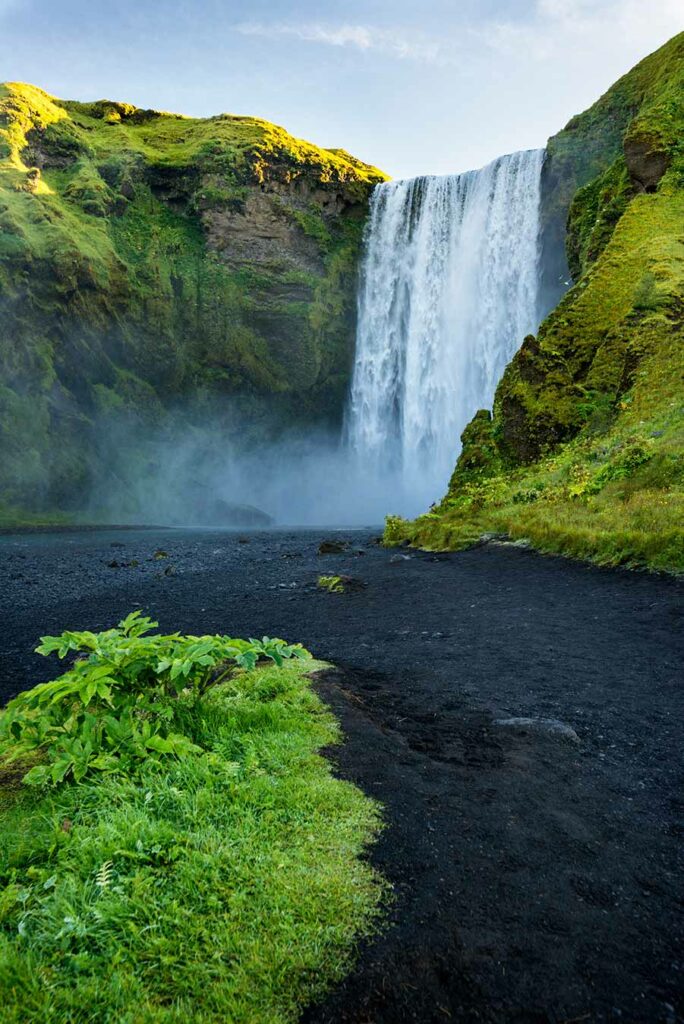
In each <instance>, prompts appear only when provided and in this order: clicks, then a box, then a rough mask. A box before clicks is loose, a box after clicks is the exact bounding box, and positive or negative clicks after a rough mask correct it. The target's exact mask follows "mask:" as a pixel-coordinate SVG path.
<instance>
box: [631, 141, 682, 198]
mask: <svg viewBox="0 0 684 1024" xmlns="http://www.w3.org/2000/svg"><path fill="white" fill-rule="evenodd" d="M670 160H671V157H670V154H669V153H668V152H666V151H665V150H663V148H662V147H661V146H660V145H659V144H658V141H657V140H655V139H653V138H649V137H648V136H637V137H636V138H628V139H625V161H626V163H627V170H628V172H629V177H630V180H631V182H632V184H633V185H634V187H635V188H637V189H638V190H639V191H640V192H655V190H656V189H657V187H658V184H659V183H660V179H661V178H662V176H663V175H664V174H665V171H666V170H667V169H668V167H669V166H670Z"/></svg>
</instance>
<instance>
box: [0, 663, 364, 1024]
mask: <svg viewBox="0 0 684 1024" xmlns="http://www.w3.org/2000/svg"><path fill="white" fill-rule="evenodd" d="M314 667H321V666H320V664H319V665H315V664H314ZM309 671H311V663H308V665H307V666H303V665H302V664H301V663H298V664H296V665H293V664H290V663H286V664H285V665H284V666H283V667H282V668H265V669H261V668H259V669H256V670H255V671H252V672H240V673H238V674H237V675H236V676H235V677H234V678H233V679H231V680H230V681H229V682H228V683H225V684H223V685H222V686H221V687H219V688H217V689H216V690H214V691H210V696H209V697H208V698H206V699H205V700H204V701H203V702H202V703H201V704H200V706H199V707H200V710H198V711H197V712H196V713H193V714H194V717H193V718H192V720H190V721H189V722H188V731H189V732H190V733H191V734H192V735H193V736H194V737H195V739H196V740H197V741H198V742H200V744H201V745H202V746H203V747H207V748H209V749H210V750H211V753H207V754H204V755H202V756H196V757H187V758H184V759H183V760H180V761H174V762H171V763H169V762H166V763H165V764H164V767H163V769H160V768H159V767H156V768H155V766H154V765H148V766H146V767H144V768H143V769H142V771H141V772H140V773H139V774H138V775H137V776H136V777H135V778H125V777H123V778H120V777H116V776H111V777H108V778H106V779H104V780H102V781H96V782H91V781H87V780H84V781H83V782H82V783H80V784H78V785H67V786H62V787H61V788H59V789H57V790H54V791H48V792H46V791H41V792H38V793H36V792H33V791H29V790H27V789H25V788H24V787H21V786H19V785H18V784H17V783H16V781H15V779H14V777H12V776H10V775H9V774H6V775H5V776H4V778H3V779H0V783H1V782H4V787H3V788H1V789H0V826H1V827H0V865H1V867H0V872H1V875H2V885H3V889H2V893H1V894H0V1000H1V1001H2V1006H3V1011H2V1020H3V1024H29V1022H31V1024H67V1022H69V1024H80V1022H86V1021H97V1022H98V1024H162V1022H163V1024H171V1022H175V1024H181V1022H182V1024H186V1022H187V1021H190V1020H192V1021H193V1022H197V1024H209V1022H217V1024H218V1022H221V1024H226V1022H231V1024H242V1022H244V1024H258V1022H263V1024H280V1022H287V1021H295V1020H297V1018H298V1013H299V1010H300V1008H301V1007H302V1005H304V1004H305V1003H306V1002H308V1001H309V1000H311V999H312V998H314V997H316V996H319V995H320V994H321V993H322V992H323V991H324V990H325V989H326V988H327V987H328V986H329V985H330V984H331V983H332V982H333V981H335V980H336V979H339V978H341V977H342V976H343V975H344V973H345V972H346V971H347V970H348V969H349V966H350V964H351V961H352V957H353V951H354V946H355V943H356V942H357V940H358V939H359V937H360V936H362V935H365V934H368V933H369V932H370V931H371V930H372V929H373V928H374V926H375V923H376V921H377V914H378V908H379V904H380V900H381V897H382V893H383V884H382V882H381V880H380V879H379V878H378V876H377V875H376V874H375V873H374V871H373V870H372V868H371V867H370V866H369V865H368V863H367V862H366V861H365V860H364V858H363V854H364V851H365V849H366V848H367V846H368V844H369V843H370V842H371V841H372V840H373V838H374V837H375V835H376V834H377V832H378V829H379V825H380V819H379V813H378V808H377V806H376V805H375V804H374V803H373V802H372V801H371V800H369V799H368V798H367V797H365V796H364V795H363V794H362V793H361V792H360V791H359V790H358V789H356V788H355V787H354V786H352V785H350V784H348V783H346V782H343V781H340V780H338V779H335V778H334V777H333V776H332V774H331V771H330V766H329V764H328V762H327V761H326V760H325V759H324V758H323V757H321V755H320V754H319V753H318V751H319V750H320V749H321V747H323V746H326V745H328V744H331V743H335V742H337V741H338V740H339V739H340V731H339V728H338V726H337V723H336V721H335V720H334V718H333V717H332V715H331V714H330V712H329V711H328V710H327V708H325V706H324V705H323V704H322V703H321V701H320V700H319V699H318V697H317V696H316V695H315V694H314V693H313V691H312V689H311V686H310V681H309V679H308V676H307V672H309Z"/></svg>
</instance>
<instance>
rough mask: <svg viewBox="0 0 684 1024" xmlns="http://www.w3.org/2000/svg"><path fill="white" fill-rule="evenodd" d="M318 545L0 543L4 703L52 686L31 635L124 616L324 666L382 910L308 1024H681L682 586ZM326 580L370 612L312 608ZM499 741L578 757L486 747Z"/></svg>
mask: <svg viewBox="0 0 684 1024" xmlns="http://www.w3.org/2000/svg"><path fill="white" fill-rule="evenodd" d="M327 535H329V534H326V532H325V531H323V532H321V531H318V532H312V531H310V532H291V533H285V532H281V533H264V534H253V535H251V536H250V537H249V538H243V540H248V542H247V543H244V542H243V543H240V541H239V539H238V537H237V536H236V535H234V534H220V533H189V532H187V533H186V532H183V533H181V532H170V531H168V532H138V531H127V532H121V533H117V532H95V533H87V534H86V533H83V534H81V533H65V534H59V535H51V534H45V535H40V534H39V535H35V536H3V537H0V595H1V596H0V603H1V606H2V620H3V625H4V640H3V653H2V664H1V669H2V671H1V673H0V685H1V687H2V692H1V693H0V696H1V697H4V698H7V697H8V696H9V695H10V694H11V693H13V692H15V691H16V690H18V689H20V688H22V687H25V686H28V685H31V684H33V683H34V682H36V681H38V679H41V678H47V677H48V676H49V669H50V665H49V663H48V662H47V661H45V660H44V659H41V658H38V657H36V656H34V655H32V654H31V650H32V647H33V646H34V643H35V640H36V638H37V635H38V634H39V633H46V632H57V631H59V630H60V629H61V628H63V627H73V628H78V627H88V628H91V629H99V628H105V627H107V626H109V625H111V624H112V623H113V622H115V621H116V620H117V619H118V618H119V617H121V616H122V615H123V614H124V613H126V612H127V611H128V610H130V609H131V608H132V607H134V606H137V605H142V606H143V608H145V610H146V611H148V612H151V613H152V614H153V615H154V616H155V617H157V618H158V619H159V620H160V623H161V626H162V627H164V628H168V629H169V630H172V629H181V630H189V631H192V632H200V631H202V632H205V631H206V632H209V631H221V632H232V633H234V634H235V635H238V636H239V635H261V634H264V633H267V634H270V635H280V636H283V637H285V638H287V639H292V640H301V641H303V642H304V643H305V644H307V645H308V646H309V647H310V648H311V649H312V650H313V651H314V652H315V653H316V654H317V655H318V656H319V657H322V658H327V659H330V660H331V661H333V662H334V663H335V664H336V665H337V666H338V669H337V670H335V671H334V672H332V673H330V674H329V675H328V676H327V678H326V679H324V680H323V681H322V683H321V687H322V692H323V693H324V695H325V697H326V698H327V699H328V700H329V701H330V702H331V704H332V705H333V707H334V708H335V710H336V712H337V713H338V715H339V716H340V717H341V719H342V721H343V724H344V728H345V730H346V733H347V736H348V741H347V743H346V745H345V746H344V747H343V748H341V749H338V750H336V751H334V753H333V757H334V758H335V760H336V761H337V762H338V764H339V769H340V771H341V772H342V774H343V775H345V776H346V777H348V778H351V779H353V780H354V781H356V782H358V783H359V785H361V786H362V787H363V788H364V789H365V790H366V791H367V792H368V793H371V794H372V795H373V796H376V797H378V798H379V799H380V800H382V801H383V803H384V804H385V807H386V817H387V822H388V827H387V829H386V831H385V833H384V836H383V838H382V839H381V841H380V843H379V844H378V846H377V847H376V849H375V850H374V852H373V860H374V862H375V863H376V864H377V865H378V866H379V867H380V869H381V870H382V871H383V872H384V873H385V874H386V876H387V877H388V878H389V879H390V880H391V881H392V882H393V884H394V886H395V891H396V900H395V904H394V907H393V909H392V911H391V913H390V919H389V927H388V928H387V930H386V931H385V932H384V934H383V935H382V936H380V937H379V938H378V939H377V940H376V941H374V942H372V943H370V944H369V945H368V946H367V948H365V949H364V950H363V951H362V955H361V959H360V963H359V966H358V968H357V970H356V972H355V973H354V974H353V975H352V976H351V977H350V978H349V979H348V981H347V982H346V983H345V984H344V985H343V986H342V987H341V988H340V989H339V990H338V991H336V992H334V993H332V995H331V996H330V998H329V999H328V1001H327V1002H326V1004H325V1005H323V1006H320V1007H316V1008H314V1009H312V1010H310V1011H309V1012H308V1014H307V1015H306V1021H307V1024H328V1022H330V1024H332V1022H335V1024H337V1022H354V1024H395V1022H396V1024H399V1022H409V1021H420V1022H426V1024H427V1022H433V1021H435V1022H437V1021H438V1022H444V1021H467V1022H470V1021H487V1022H495V1021H496V1022H498V1021H501V1022H513V1021H515V1022H540V1024H541V1022H553V1024H561V1022H564V1024H570V1022H576V1024H579V1022H584V1021H601V1022H603V1021H620V1022H630V1024H631V1022H635V1024H636V1022H663V1024H674V1022H676V1021H678V1020H680V1019H681V1015H682V1014H683V1013H684V965H683V958H684V957H683V944H682V934H683V932H684V920H683V918H682V914H681V911H682V907H681V897H682V892H683V886H682V872H681V867H682V845H681V844H682V833H683V828H682V811H683V810H684V788H683V787H682V781H683V777H684V773H683V771H682V767H683V765H682V761H683V757H682V749H683V748H682V710H683V704H684V700H683V694H682V664H683V663H684V659H683V657H682V655H683V654H684V640H683V633H682V623H683V610H684V602H683V601H682V596H683V594H684V588H683V587H682V585H681V584H678V583H676V582H675V581H673V580H670V579H663V578H658V577H653V576H647V575H642V574H629V573H626V572H613V571H603V570H598V569H593V568H590V567H587V566H583V565H579V564H575V563H573V562H569V561H564V560H560V559H549V558H542V557H540V556H537V555H535V554H533V553H531V552H528V551H524V550H519V549H514V548H506V547H486V548H480V549H477V550H473V551H469V552H464V553H460V554H454V555H449V556H432V555H423V554H417V553H407V554H408V556H409V557H401V556H397V553H396V552H395V553H393V552H387V551H384V550H382V549H379V548H378V547H377V546H374V545H373V544H372V543H371V536H372V535H371V534H370V533H369V532H359V533H348V534H346V536H348V537H349V539H350V540H351V541H352V548H351V549H350V551H349V552H348V553H345V554H343V555H327V556H318V555H317V554H316V551H317V546H318V542H319V541H320V540H321V539H322V538H323V537H325V536H327ZM160 547H161V548H163V549H164V550H165V551H166V552H167V553H168V555H169V557H168V558H160V559H157V560H155V559H152V558H151V556H152V554H153V552H154V551H155V550H156V549H158V548H160ZM354 549H358V552H359V553H358V554H357V553H355V550H354ZM131 561H137V562H138V563H139V564H138V565H137V566H136V565H129V566H125V565H123V566H122V563H126V562H131ZM112 562H114V563H117V565H114V566H110V565H109V564H108V563H112ZM340 572H342V573H348V574H349V575H352V576H354V577H358V578H360V579H361V580H362V581H364V582H365V583H366V584H367V586H366V587H365V589H362V590H360V591H358V592H355V593H350V594H345V595H337V596H336V595H329V594H325V593H321V592H319V591H317V590H316V587H315V582H316V578H317V576H318V575H319V574H320V573H326V574H332V573H340ZM512 716H528V717H534V718H538V717H542V718H555V719H560V720H561V721H563V722H565V723H567V724H568V725H570V726H571V727H572V728H573V729H575V730H576V732H577V734H578V736H579V740H580V741H579V743H573V742H571V741H569V740H566V739H563V738H559V737H556V736H549V735H546V734H544V733H535V732H529V731H528V732H524V731H523V732H519V731H514V730H511V729H508V728H505V727H500V726H497V725H495V724H494V720H495V719H497V718H506V717H512Z"/></svg>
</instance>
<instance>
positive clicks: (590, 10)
mask: <svg viewBox="0 0 684 1024" xmlns="http://www.w3.org/2000/svg"><path fill="white" fill-rule="evenodd" d="M682 30H684V4H683V3H682V0H423V2H422V3H421V2H420V0H393V2H391V3H390V2H388V0H363V2H362V0H344V2H339V0H327V2H326V0H300V2H290V0H223V2H222V0H192V2H191V0H154V2H150V0H117V2H115V3H111V2H108V3H104V2H100V0H0V80H4V81H24V82H31V83H33V84H34V85H39V86H41V87H42V88H44V89H46V90H47V91H48V92H50V93H53V94H54V95H56V96H60V97H62V98H64V99H80V100H93V99H102V98H107V99H116V100H124V101H126V102H130V103H135V104H136V105H137V106H140V107H154V108H156V109H160V110H172V111H176V112H179V113H184V114H190V115H193V116H209V115H211V114H218V113H222V112H229V113H235V114H251V115H254V116H257V117H263V118H265V119H267V120H269V121H274V122H276V123H277V124H280V125H283V126H284V127H286V128H287V129H288V130H289V131H290V132H292V133H293V134H294V135H297V136H299V137H300V138H305V139H308V140H309V141H311V142H315V143H317V144H318V145H320V146H330V147H342V148H344V149H346V150H348V151H349V152H351V153H353V154H354V155H355V156H357V157H359V158H361V159H363V160H366V161H367V162H368V163H372V164H375V165H376V166H378V167H381V168H382V169H383V170H385V171H386V172H387V173H388V174H390V175H391V176H392V177H396V178H400V177H412V176H414V175H418V174H449V173H456V172H459V171H463V170H467V169H470V168H475V167H481V166H482V165H483V164H485V163H487V162H488V161H490V160H492V159H494V158H495V157H496V156H499V155H501V154H502V153H509V152H512V151H514V150H517V149H527V148H533V147H540V146H543V145H544V144H545V142H546V139H547V138H548V137H549V135H552V134H554V133H555V132H556V131H558V130H559V129H560V128H562V127H563V125H564V124H565V123H566V122H567V121H568V120H569V119H570V117H571V116H572V115H573V114H575V113H579V112H580V111H581V110H584V109H585V108H586V107H587V106H589V105H590V104H591V103H592V102H593V101H594V100H596V99H597V98H598V97H599V96H600V95H601V93H602V92H605V90H606V89H607V88H608V86H609V85H610V84H611V83H612V82H614V81H615V80H616V79H617V78H619V77H620V75H622V74H624V73H625V72H626V71H628V70H629V68H630V67H632V66H633V65H634V64H635V63H637V61H639V60H640V59H641V58H642V57H644V56H646V54H648V53H650V52H651V51H652V50H654V49H656V48H657V47H658V46H660V45H661V44H662V43H664V42H665V41H666V40H667V39H669V38H670V37H671V36H673V35H675V34H676V33H677V32H680V31H682Z"/></svg>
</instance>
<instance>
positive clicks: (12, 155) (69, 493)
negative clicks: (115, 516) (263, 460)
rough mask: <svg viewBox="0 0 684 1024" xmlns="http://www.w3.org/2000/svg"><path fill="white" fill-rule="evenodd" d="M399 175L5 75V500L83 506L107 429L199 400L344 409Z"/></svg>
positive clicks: (1, 128) (334, 412)
mask: <svg viewBox="0 0 684 1024" xmlns="http://www.w3.org/2000/svg"><path fill="white" fill-rule="evenodd" d="M383 177H384V176H383V175H382V173H381V172H380V171H378V170H376V169H375V168H372V167H369V166H367V165H365V164H362V163H361V162H360V161H358V160H355V159H354V158H353V157H351V156H349V155H348V154H346V153H344V152H343V151H341V150H325V149H319V148H317V147H315V146H312V145H310V144H309V143H306V142H302V141H300V140H298V139H295V138H293V137H292V136H291V135H289V134H288V133H287V132H286V131H284V130H283V129H281V128H278V127H276V126H275V125H272V124H269V123H267V122H265V121H260V120H257V119H254V118H248V117H234V116H231V115H227V114H224V115H219V116H217V117H212V118H207V119H203V120H196V119H192V118H187V117H182V116H180V115H176V114H165V113H160V112H158V111H153V110H140V109H137V108H136V107H133V106H131V105H129V104H125V103H114V102H109V101H104V100H103V101H99V102H96V103H76V102H64V101H61V100H57V99H55V98H54V97H52V96H49V95H48V94H47V93H45V92H43V91H42V90H40V89H37V88H35V87H34V86H30V85H24V84H20V83H9V84H6V85H3V86H0V323H1V324H2V346H1V347H0V447H1V448H2V451H3V459H2V462H1V463H0V505H2V504H5V505H23V506H25V507H30V509H31V510H32V511H33V512H36V511H40V510H41V508H46V509H50V510H53V509H54V508H55V507H60V506H61V507H63V508H68V507H70V506H72V507H79V499H82V495H83V492H84V490H86V489H87V487H88V482H89V477H90V473H91V469H92V459H93V455H92V453H91V452H90V448H91V427H92V424H93V423H97V424H98V425H99V428H100V429H102V427H103V424H104V427H105V430H106V424H107V420H108V418H111V419H115V418H118V419H120V418H121V417H122V416H129V417H132V418H133V420H134V421H137V420H140V422H146V423H154V422H155V421H159V420H161V419H162V418H163V417H164V415H165V412H164V411H165V409H168V408H170V407H172V406H173V405H174V404H175V403H177V402H178V400H179V398H180V397H181V396H182V397H183V399H184V400H185V399H187V396H188V395H189V394H193V395H195V396H199V397H198V398H197V400H198V401H200V402H202V401H204V402H205V404H206V403H207V402H211V396H218V397H219V398H220V397H222V396H226V395H230V396H234V395H238V396H240V401H241V402H242V403H243V405H244V406H245V408H246V409H250V410H253V409H254V408H259V407H260V406H261V405H263V404H264V402H265V401H267V404H268V405H269V408H270V409H271V410H272V411H273V410H276V411H278V410H279V411H280V412H281V414H282V416H284V417H285V418H291V417H293V416H295V415H300V416H303V417H306V418H307V419H309V420H315V419H317V418H321V417H329V418H331V419H335V417H336V416H338V415H339V414H340V410H341V405H342V396H343V394H344V390H345V387H346V381H347V377H348V367H349V362H350V358H351V352H352V346H353V327H354V293H355V269H356V261H357V256H358V251H359V245H360V239H361V233H362V229H363V223H364V219H365V212H366V205H367V196H368V192H369V190H370V188H371V187H372V185H373V184H374V183H375V182H377V181H379V180H382V178H383Z"/></svg>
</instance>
